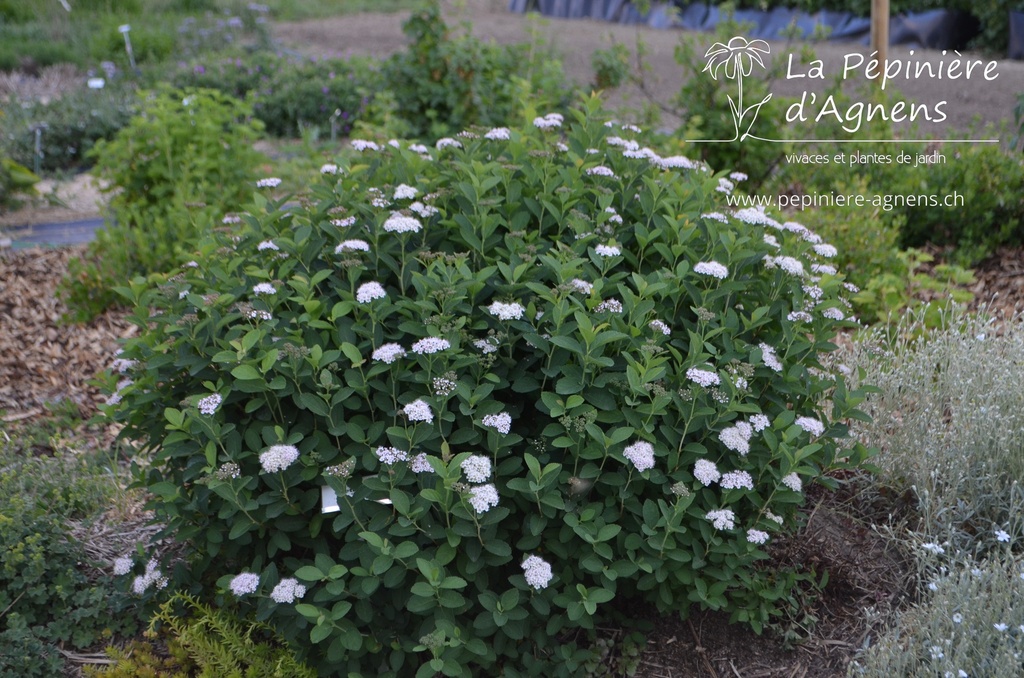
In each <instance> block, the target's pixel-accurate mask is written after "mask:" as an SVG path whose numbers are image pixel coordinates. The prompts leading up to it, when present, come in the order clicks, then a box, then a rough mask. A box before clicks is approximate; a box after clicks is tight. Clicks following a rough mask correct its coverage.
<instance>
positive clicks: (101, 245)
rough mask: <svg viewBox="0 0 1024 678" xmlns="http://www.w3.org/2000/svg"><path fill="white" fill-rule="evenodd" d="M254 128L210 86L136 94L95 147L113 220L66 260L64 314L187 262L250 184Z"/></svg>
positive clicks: (246, 114)
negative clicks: (133, 110)
mask: <svg viewBox="0 0 1024 678" xmlns="http://www.w3.org/2000/svg"><path fill="white" fill-rule="evenodd" d="M260 132H261V126H260V124H259V123H258V121H254V120H253V119H252V109H251V107H250V106H249V105H247V104H245V103H243V102H240V101H238V100H235V99H232V98H230V97H228V96H225V95H223V94H220V93H219V92H216V91H212V90H202V89H191V90H176V89H171V88H166V87H165V88H161V89H159V90H156V91H152V92H143V93H141V94H140V113H139V115H137V116H136V117H134V118H133V119H132V121H131V123H130V124H129V125H128V126H127V127H125V128H124V129H123V130H121V131H120V132H119V133H118V134H117V135H116V136H115V137H114V139H113V140H111V141H109V142H108V141H102V142H100V143H99V144H98V145H97V146H96V148H95V149H94V151H93V155H94V156H95V158H96V168H95V173H96V176H97V177H98V178H100V179H101V180H105V181H106V182H108V189H107V190H108V191H109V192H110V193H111V194H112V195H111V199H110V202H109V205H108V209H109V212H110V214H109V216H110V219H109V223H108V226H107V228H105V229H102V230H101V231H99V232H98V233H97V235H96V239H95V240H94V241H93V242H92V243H90V245H89V249H88V250H87V252H86V254H85V256H84V258H82V259H74V260H72V261H71V262H70V263H69V265H68V274H67V277H66V278H65V279H64V281H63V282H62V289H63V290H64V294H65V295H66V296H65V298H66V299H67V302H68V306H69V308H70V309H71V311H70V312H71V313H72V314H73V315H74V316H75V317H77V318H82V319H86V318H91V317H92V316H94V315H95V314H97V313H100V312H102V311H103V310H104V309H106V308H107V307H108V306H109V305H110V304H111V303H113V302H114V301H115V299H116V295H115V294H114V293H113V291H112V288H113V287H114V286H115V285H118V284H121V283H123V282H124V281H126V280H127V279H128V278H130V277H131V276H133V275H138V274H146V273H150V272H154V271H166V270H168V269H170V268H173V267H174V266H176V265H178V264H180V263H182V262H184V261H185V259H184V258H183V257H186V256H187V255H188V253H189V252H190V251H191V250H192V249H193V248H194V246H195V243H196V242H197V241H198V239H199V238H200V237H201V236H202V235H203V234H204V233H205V232H206V231H207V230H208V229H209V228H210V225H211V224H212V223H213V220H214V218H219V217H220V216H222V215H223V214H224V213H225V212H228V211H231V210H233V209H235V208H236V207H237V206H239V205H240V204H241V203H242V202H243V200H244V196H245V195H246V194H247V193H248V192H249V191H250V190H252V188H253V181H252V177H253V176H254V174H255V170H256V168H257V166H258V164H259V163H260V161H261V159H262V156H261V155H260V154H259V153H258V152H256V151H255V150H253V148H252V144H253V142H254V141H255V140H256V139H257V138H258V137H259V135H260Z"/></svg>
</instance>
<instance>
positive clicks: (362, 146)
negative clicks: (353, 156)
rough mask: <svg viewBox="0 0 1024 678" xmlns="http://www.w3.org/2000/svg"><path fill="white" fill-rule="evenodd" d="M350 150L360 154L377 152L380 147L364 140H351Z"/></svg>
mask: <svg viewBox="0 0 1024 678" xmlns="http://www.w3.org/2000/svg"><path fill="white" fill-rule="evenodd" d="M352 148H354V149H356V150H357V151H359V152H360V153H362V152H363V151H379V150H380V146H378V145H377V143H376V142H374V141H368V140H366V139H353V140H352Z"/></svg>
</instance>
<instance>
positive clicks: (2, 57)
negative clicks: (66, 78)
mask: <svg viewBox="0 0 1024 678" xmlns="http://www.w3.org/2000/svg"><path fill="white" fill-rule="evenodd" d="M64 63H70V64H79V65H81V58H80V57H79V55H78V54H76V53H75V51H74V50H73V49H72V48H71V47H69V46H68V45H64V44H61V43H54V42H36V41H31V42H6V41H5V42H4V44H3V46H2V47H0V71H14V70H17V69H21V68H24V67H26V66H28V65H31V66H33V67H37V68H38V67H42V66H51V65H53V64H64Z"/></svg>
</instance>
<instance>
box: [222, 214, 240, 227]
mask: <svg viewBox="0 0 1024 678" xmlns="http://www.w3.org/2000/svg"><path fill="white" fill-rule="evenodd" d="M220 223H222V224H224V225H225V226H229V225H231V224H240V223H242V217H240V216H238V215H237V214H225V215H224V218H223V219H221V220H220Z"/></svg>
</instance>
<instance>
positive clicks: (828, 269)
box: [811, 264, 839, 275]
mask: <svg viewBox="0 0 1024 678" xmlns="http://www.w3.org/2000/svg"><path fill="white" fill-rule="evenodd" d="M838 272H839V269H837V268H836V267H835V266H829V265H828V264H811V273H817V274H818V275H835V274H836V273H838Z"/></svg>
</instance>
